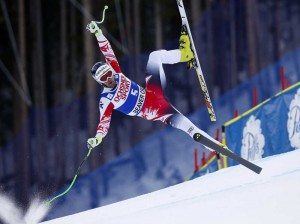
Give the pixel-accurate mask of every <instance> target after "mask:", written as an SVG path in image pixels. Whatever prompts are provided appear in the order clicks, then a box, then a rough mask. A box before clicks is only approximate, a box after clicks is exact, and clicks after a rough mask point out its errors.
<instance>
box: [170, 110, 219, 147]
mask: <svg viewBox="0 0 300 224" xmlns="http://www.w3.org/2000/svg"><path fill="white" fill-rule="evenodd" d="M173 109H174V110H175V111H176V109H175V108H173ZM165 123H167V124H169V125H171V126H172V127H174V128H177V129H180V130H182V131H184V132H185V133H187V134H188V135H189V136H191V138H193V139H194V138H195V135H197V134H200V135H201V136H203V137H205V138H206V139H208V140H210V141H212V142H214V143H216V144H218V145H222V144H221V143H220V142H218V141H217V140H215V139H214V138H212V137H211V136H210V135H208V134H207V133H206V132H204V131H203V130H201V129H199V128H198V127H197V126H196V125H194V124H193V123H192V122H191V121H190V120H189V119H188V118H187V117H185V116H183V115H182V114H181V113H179V112H177V113H174V114H173V115H172V116H171V117H170V118H169V119H168V120H167V121H166V122H165Z"/></svg>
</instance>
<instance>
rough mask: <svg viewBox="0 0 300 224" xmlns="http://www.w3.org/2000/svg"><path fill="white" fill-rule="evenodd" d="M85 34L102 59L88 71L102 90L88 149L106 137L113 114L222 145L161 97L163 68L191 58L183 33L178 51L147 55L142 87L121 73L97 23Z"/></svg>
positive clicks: (156, 52)
mask: <svg viewBox="0 0 300 224" xmlns="http://www.w3.org/2000/svg"><path fill="white" fill-rule="evenodd" d="M87 30H88V31H90V32H91V33H93V34H95V36H96V39H97V41H98V45H99V47H100V50H101V52H102V54H103V55H104V57H105V62H102V61H100V62H97V63H96V64H95V65H94V66H93V67H92V69H91V73H92V77H93V78H94V79H95V80H96V82H98V83H99V84H100V85H102V86H103V87H104V89H103V91H102V93H101V96H100V102H99V110H100V121H99V125H98V127H97V131H96V135H95V137H93V138H89V139H88V140H87V146H88V148H89V149H91V148H94V147H96V146H97V145H99V144H100V143H101V142H102V139H103V138H104V137H105V136H106V134H107V133H108V130H109V126H110V121H111V115H112V111H113V110H118V111H121V112H123V113H124V114H126V115H129V116H138V117H142V118H144V119H147V120H150V121H157V120H159V121H161V122H164V123H165V124H168V125H171V126H172V127H174V128H177V129H180V130H182V131H184V132H185V133H187V134H188V135H189V136H191V137H192V138H194V139H195V140H196V138H197V139H198V138H205V140H206V141H210V142H214V143H216V144H218V145H222V144H221V143H220V142H218V141H216V140H215V139H214V138H212V137H211V136H209V135H208V134H207V133H205V132H204V131H202V130H200V129H199V128H198V127H196V126H195V125H194V124H193V123H192V122H191V121H190V120H189V119H188V118H186V117H185V116H184V115H182V114H181V113H180V112H179V111H178V110H177V109H176V108H175V107H174V106H172V105H171V104H170V103H169V102H168V101H167V100H166V98H165V97H164V92H163V91H164V88H165V86H166V77H165V73H164V69H163V64H175V63H179V62H187V63H188V64H189V63H191V61H192V60H193V58H194V54H193V51H192V50H191V48H190V39H189V37H188V35H187V33H186V32H181V36H180V40H179V44H180V46H179V49H176V50H170V51H167V50H157V51H154V52H152V53H150V55H149V59H148V62H147V66H146V86H145V87H142V86H140V85H138V84H136V83H135V82H133V81H131V80H130V79H129V78H128V77H126V76H125V75H124V74H123V73H122V71H121V68H120V66H119V63H118V61H117V58H116V56H115V54H114V51H113V49H112V47H111V45H110V43H109V41H108V40H107V39H106V37H105V36H104V35H103V33H102V30H101V29H99V27H98V25H97V23H96V22H94V21H92V22H90V23H89V24H88V25H87ZM200 136H201V137H200ZM204 146H205V145H204ZM222 146H223V147H226V146H224V145H222Z"/></svg>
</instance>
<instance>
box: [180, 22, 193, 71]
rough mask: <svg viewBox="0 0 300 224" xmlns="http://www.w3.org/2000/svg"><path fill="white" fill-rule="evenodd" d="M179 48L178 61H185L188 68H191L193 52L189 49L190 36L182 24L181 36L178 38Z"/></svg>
mask: <svg viewBox="0 0 300 224" xmlns="http://www.w3.org/2000/svg"><path fill="white" fill-rule="evenodd" d="M179 50H180V52H181V57H180V62H187V63H188V68H192V66H193V60H194V52H193V50H192V49H191V42H190V38H189V36H188V34H187V31H186V28H185V27H184V26H182V30H181V36H180V39H179Z"/></svg>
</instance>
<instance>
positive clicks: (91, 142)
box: [87, 134, 102, 149]
mask: <svg viewBox="0 0 300 224" xmlns="http://www.w3.org/2000/svg"><path fill="white" fill-rule="evenodd" d="M101 142H102V136H101V134H97V135H96V136H95V137H94V138H89V139H88V140H87V147H88V148H89V149H93V148H95V147H96V146H97V145H99V144H100V143H101Z"/></svg>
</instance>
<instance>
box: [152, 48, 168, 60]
mask: <svg viewBox="0 0 300 224" xmlns="http://www.w3.org/2000/svg"><path fill="white" fill-rule="evenodd" d="M162 51H165V50H157V51H153V52H151V53H150V55H149V61H157V62H158V61H161V52H162Z"/></svg>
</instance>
